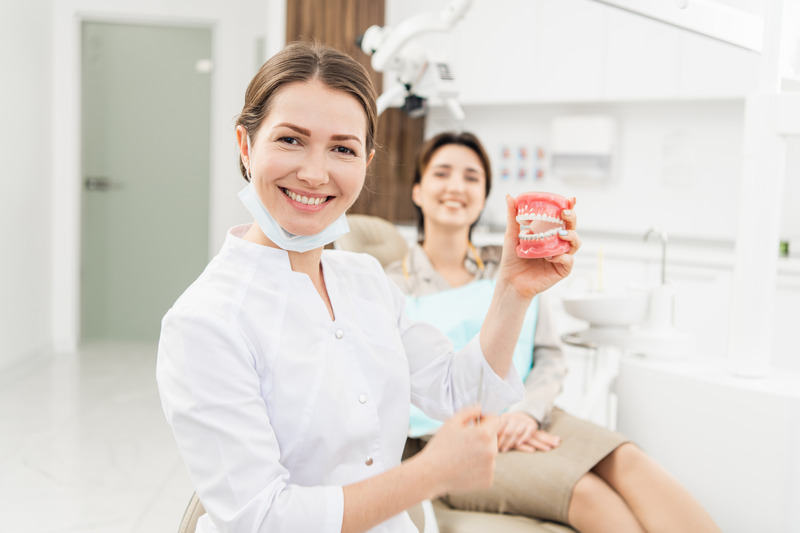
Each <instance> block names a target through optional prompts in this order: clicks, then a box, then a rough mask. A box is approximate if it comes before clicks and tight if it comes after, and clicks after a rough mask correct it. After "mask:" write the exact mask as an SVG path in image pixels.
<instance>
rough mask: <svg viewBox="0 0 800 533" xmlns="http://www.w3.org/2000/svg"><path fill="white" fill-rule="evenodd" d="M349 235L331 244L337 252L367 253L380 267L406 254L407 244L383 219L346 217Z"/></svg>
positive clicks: (393, 227)
mask: <svg viewBox="0 0 800 533" xmlns="http://www.w3.org/2000/svg"><path fill="white" fill-rule="evenodd" d="M347 225H348V226H350V233H345V234H344V235H342V236H341V237H339V238H338V239H336V241H335V242H334V243H333V247H334V248H335V249H337V250H348V251H351V252H363V253H367V254H369V255H371V256H373V257H374V258H376V259H377V260H378V261H380V263H381V266H383V267H385V266H386V265H388V264H390V263H392V262H394V261H397V260H400V259H402V258H403V257H405V255H406V253H408V244H407V243H406V240H405V239H404V238H403V236H402V235H401V234H400V232H399V231H398V230H397V228H396V227H395V226H394V224H392V223H391V222H389V221H388V220H386V219H385V218H381V217H376V216H372V215H347Z"/></svg>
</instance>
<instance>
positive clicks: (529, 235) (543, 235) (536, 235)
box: [519, 226, 560, 241]
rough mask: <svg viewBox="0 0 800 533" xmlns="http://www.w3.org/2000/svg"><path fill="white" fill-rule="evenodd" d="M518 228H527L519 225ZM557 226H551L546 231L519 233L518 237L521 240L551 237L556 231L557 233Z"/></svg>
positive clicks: (538, 239)
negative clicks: (551, 227)
mask: <svg viewBox="0 0 800 533" xmlns="http://www.w3.org/2000/svg"><path fill="white" fill-rule="evenodd" d="M520 229H528V228H527V226H526V227H522V226H520ZM559 229H560V227H559V228H553V229H550V230H547V231H543V232H541V233H522V232H521V233H520V234H519V238H520V239H521V240H523V241H541V240H543V239H547V238H549V237H553V236H554V235H555V234H556V233H558V230H559Z"/></svg>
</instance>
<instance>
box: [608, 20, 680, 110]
mask: <svg viewBox="0 0 800 533" xmlns="http://www.w3.org/2000/svg"><path fill="white" fill-rule="evenodd" d="M603 9H604V10H605V11H606V12H607V24H608V32H607V38H606V40H605V43H604V44H605V47H604V51H605V57H604V59H605V65H606V68H605V78H604V85H603V97H604V98H605V99H609V100H639V99H670V98H675V97H676V96H677V95H678V87H679V80H680V70H681V65H680V57H679V56H680V43H681V35H682V30H680V29H678V28H675V27H672V26H668V25H666V24H663V23H661V22H658V21H655V20H650V19H647V18H643V17H641V16H638V15H635V14H633V13H629V12H628V11H623V10H621V9H614V8H609V7H608V6H603Z"/></svg>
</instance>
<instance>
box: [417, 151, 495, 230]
mask: <svg viewBox="0 0 800 533" xmlns="http://www.w3.org/2000/svg"><path fill="white" fill-rule="evenodd" d="M412 198H413V200H414V203H415V204H417V206H419V208H420V209H421V210H422V214H423V215H424V217H425V232H426V233H428V232H429V231H431V230H435V227H434V226H436V225H440V226H445V227H449V228H456V227H458V228H468V227H469V226H471V225H472V224H473V223H474V222H475V221H476V220H478V217H479V216H480V214H481V211H482V210H483V206H484V204H485V203H486V172H485V170H484V168H483V165H482V164H481V160H480V159H479V158H478V155H477V154H476V153H475V152H473V151H472V150H471V149H469V148H467V147H466V146H462V145H458V144H448V145H445V146H442V147H441V148H439V149H438V150H437V151H436V152H434V154H433V157H431V160H430V162H429V163H428V166H427V167H426V168H425V171H424V172H423V173H422V178H421V179H420V182H419V183H417V184H416V185H414V189H413V194H412Z"/></svg>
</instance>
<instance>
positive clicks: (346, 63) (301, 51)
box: [236, 41, 378, 181]
mask: <svg viewBox="0 0 800 533" xmlns="http://www.w3.org/2000/svg"><path fill="white" fill-rule="evenodd" d="M315 79H316V80H319V81H321V82H322V83H323V84H324V85H325V86H326V87H328V88H330V89H334V90H338V91H342V92H345V93H347V94H349V95H351V96H353V97H354V98H355V99H356V100H358V102H359V103H360V104H361V107H363V108H364V114H365V115H366V118H367V131H366V146H365V148H366V154H367V155H369V153H370V152H371V151H372V149H373V147H374V145H375V134H376V132H375V130H376V128H377V123H378V109H377V105H376V104H375V99H376V97H377V96H376V93H375V88H374V87H373V85H372V80H371V79H370V77H369V73H367V70H366V69H365V68H364V67H363V66H362V65H361V64H360V63H358V62H357V61H356V60H355V59H353V58H352V57H350V56H349V55H347V54H345V53H343V52H340V51H338V50H335V49H333V48H330V47H328V46H325V45H322V44H320V43H317V42H304V41H303V42H295V43H292V44H290V45H289V46H287V47H286V48H284V49H283V50H281V51H280V52H278V53H277V54H275V55H274V56H272V57H271V58H269V59H268V60H267V62H266V63H264V65H262V67H261V68H260V69H259V70H258V72H257V73H256V75H255V76H254V77H253V79H252V80H251V81H250V85H248V86H247V91H246V92H245V96H244V107H243V108H242V113H241V114H240V115H239V118H238V119H237V120H236V125H237V126H244V128H245V129H246V130H247V133H248V135H250V138H251V139H252V138H253V137H255V135H256V133H257V132H258V128H259V127H261V123H262V121H263V120H264V118H265V117H266V116H267V115H268V114H269V112H270V110H271V104H272V101H273V98H274V96H275V94H276V93H277V92H278V91H279V90H280V89H282V88H283V87H284V86H286V85H288V84H290V83H296V82H305V81H311V80H315ZM239 169H240V170H241V172H242V176H244V179H245V180H247V172H246V170H245V168H244V164H243V163H242V161H241V158H240V160H239ZM248 181H249V180H248Z"/></svg>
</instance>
